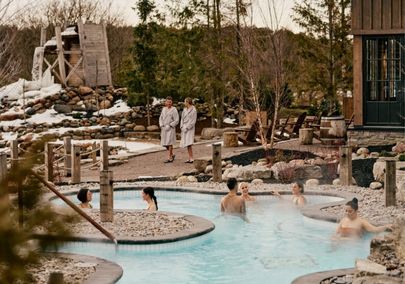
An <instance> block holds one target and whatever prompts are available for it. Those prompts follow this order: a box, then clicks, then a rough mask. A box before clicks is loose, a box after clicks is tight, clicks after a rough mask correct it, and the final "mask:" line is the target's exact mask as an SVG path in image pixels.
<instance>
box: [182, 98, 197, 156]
mask: <svg viewBox="0 0 405 284" xmlns="http://www.w3.org/2000/svg"><path fill="white" fill-rule="evenodd" d="M196 122H197V110H196V109H195V107H194V106H193V100H192V99H191V98H186V99H185V100H184V109H183V112H182V113H181V122H180V129H181V140H180V147H183V148H185V147H187V151H188V160H187V161H185V163H193V162H194V158H193V148H192V145H193V144H194V133H195V123H196Z"/></svg>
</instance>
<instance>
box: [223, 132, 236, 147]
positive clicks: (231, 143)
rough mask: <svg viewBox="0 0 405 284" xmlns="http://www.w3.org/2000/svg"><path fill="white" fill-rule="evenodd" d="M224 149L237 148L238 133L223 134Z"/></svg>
mask: <svg viewBox="0 0 405 284" xmlns="http://www.w3.org/2000/svg"><path fill="white" fill-rule="evenodd" d="M223 138H224V147H238V133H236V132H224V134H223Z"/></svg>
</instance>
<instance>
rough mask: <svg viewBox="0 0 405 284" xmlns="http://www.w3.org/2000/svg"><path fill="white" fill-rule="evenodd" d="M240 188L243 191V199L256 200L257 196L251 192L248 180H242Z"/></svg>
mask: <svg viewBox="0 0 405 284" xmlns="http://www.w3.org/2000/svg"><path fill="white" fill-rule="evenodd" d="M239 190H240V191H241V192H242V195H241V197H242V199H243V200H245V201H256V198H255V197H253V196H251V195H250V194H249V186H248V184H247V182H241V183H240V184H239Z"/></svg>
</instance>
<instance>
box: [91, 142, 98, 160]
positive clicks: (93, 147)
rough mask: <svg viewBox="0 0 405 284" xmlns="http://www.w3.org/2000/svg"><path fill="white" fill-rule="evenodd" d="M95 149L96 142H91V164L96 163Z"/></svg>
mask: <svg viewBox="0 0 405 284" xmlns="http://www.w3.org/2000/svg"><path fill="white" fill-rule="evenodd" d="M96 149H97V143H96V142H93V144H92V145H91V151H92V153H91V158H92V160H93V164H95V163H97V151H96Z"/></svg>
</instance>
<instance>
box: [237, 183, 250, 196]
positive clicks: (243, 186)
mask: <svg viewBox="0 0 405 284" xmlns="http://www.w3.org/2000/svg"><path fill="white" fill-rule="evenodd" d="M239 189H240V191H241V192H242V194H243V195H246V194H249V185H248V184H247V182H241V183H240V184H239Z"/></svg>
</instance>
